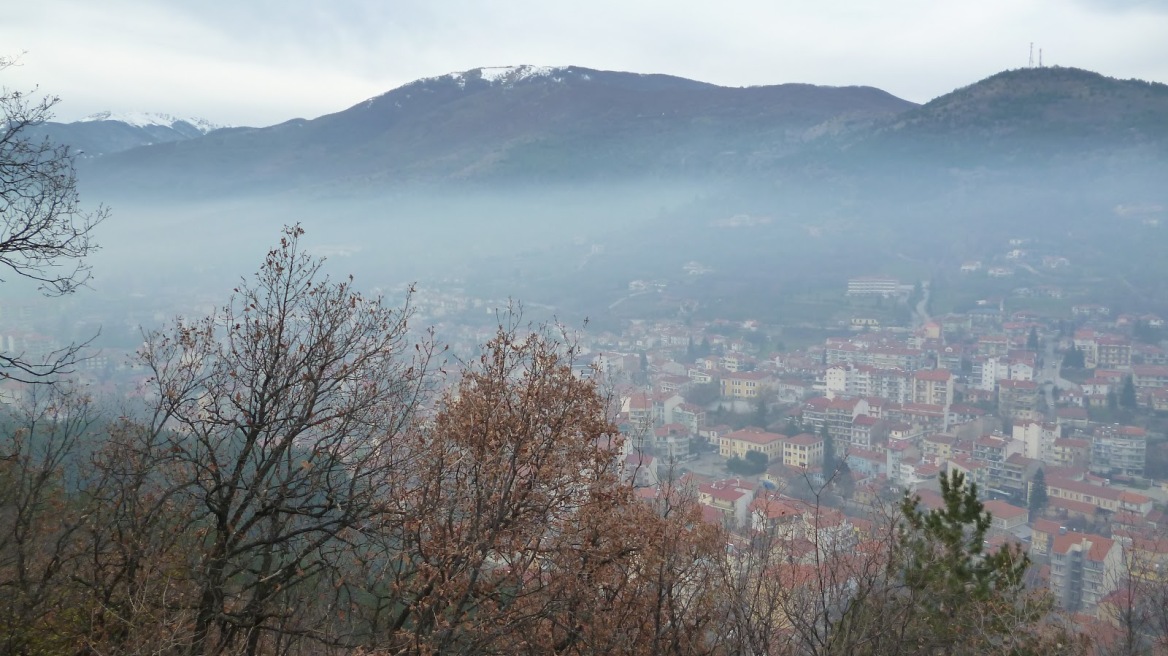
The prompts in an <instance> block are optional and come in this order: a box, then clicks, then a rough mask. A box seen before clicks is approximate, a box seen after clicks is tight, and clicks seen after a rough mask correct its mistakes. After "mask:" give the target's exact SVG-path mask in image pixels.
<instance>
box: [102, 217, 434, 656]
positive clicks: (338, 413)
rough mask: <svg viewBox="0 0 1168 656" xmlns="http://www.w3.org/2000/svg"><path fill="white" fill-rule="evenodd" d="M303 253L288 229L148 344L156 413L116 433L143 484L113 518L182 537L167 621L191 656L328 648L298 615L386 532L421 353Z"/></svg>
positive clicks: (404, 331)
mask: <svg viewBox="0 0 1168 656" xmlns="http://www.w3.org/2000/svg"><path fill="white" fill-rule="evenodd" d="M301 235H302V230H301V229H300V228H299V227H294V228H288V229H286V231H285V235H284V237H283V239H281V242H280V245H279V246H278V247H276V248H274V249H273V250H272V251H270V252H269V254H268V256H267V259H266V261H265V262H264V265H263V267H262V268H261V269H260V271H259V272H258V274H257V275H256V276H255V279H254V281H251V282H245V283H244V284H242V285H240V286H239V287H238V288H237V289H236V290H235V295H234V297H233V298H232V300H231V302H230V303H229V304H228V305H227V306H226V307H224V308H223V310H222V311H221V312H220V313H219V314H217V315H216V316H212V317H207V318H205V319H202V320H200V321H196V322H182V321H180V322H179V323H178V324H177V325H175V326H174V327H173V328H172V329H170V330H168V331H165V332H154V333H151V334H149V335H148V336H147V340H146V346H145V347H144V348H143V350H142V352H141V356H140V357H141V359H142V361H143V362H144V364H145V365H146V366H147V367H148V368H149V370H150V371H151V373H152V378H151V386H152V388H153V393H154V395H155V397H156V399H157V405H156V409H155V411H154V413H153V415H152V416H151V417H149V418H148V419H147V420H146V421H145V422H143V423H142V425H140V426H136V427H132V428H130V429H129V430H128V431H127V432H126V434H127V435H129V436H130V439H128V440H126V447H127V449H128V452H127V454H126V456H127V457H133V458H135V459H136V460H138V461H139V462H140V463H141V467H138V468H129V469H127V470H126V471H125V472H122V473H121V475H120V478H121V483H120V486H121V487H123V488H124V489H126V490H127V491H129V492H132V493H133V495H134V499H132V501H131V503H130V505H128V506H125V507H124V508H123V510H122V511H123V513H125V512H131V513H133V512H141V513H146V514H147V515H150V514H154V515H155V516H156V517H157V516H159V515H161V516H163V517H165V519H154V520H150V521H147V520H143V519H132V518H131V519H130V520H127V521H131V522H136V523H137V525H138V526H139V527H148V526H150V527H154V528H155V529H156V528H157V527H159V526H161V527H165V528H167V529H168V530H171V531H176V532H178V533H182V534H185V535H188V536H191V537H193V542H194V545H193V546H195V547H196V548H194V549H192V550H191V551H190V552H189V555H188V557H187V558H186V561H185V562H182V563H174V565H173V567H172V568H171V571H172V572H175V573H177V574H178V575H179V576H181V577H185V578H186V580H185V581H183V582H182V585H180V586H179V589H181V591H182V593H183V595H185V596H183V597H178V598H175V599H172V603H176V606H175V611H176V612H179V611H181V612H186V613H189V616H190V626H189V634H188V635H187V636H185V637H183V638H180V639H179V642H181V643H184V644H185V645H186V648H185V651H186V652H187V653H191V654H204V653H210V654H220V653H248V654H253V653H257V652H258V651H260V650H261V649H263V650H265V651H268V650H270V649H271V645H272V644H285V645H286V644H287V643H288V642H292V640H291V638H290V636H291V637H296V638H304V637H308V638H321V639H326V638H327V637H328V635H329V632H328V630H327V617H324V618H322V617H320V616H316V617H314V618H311V619H312V620H313V621H314V622H315V624H314V623H311V622H308V621H307V620H306V619H305V617H304V614H303V613H302V612H301V610H302V606H303V604H300V603H299V601H298V600H299V599H307V598H311V597H313V596H314V594H315V593H314V592H313V591H312V590H311V589H310V588H311V586H312V585H313V584H314V583H317V582H319V581H321V580H324V579H327V578H329V574H330V572H331V571H332V570H333V569H335V568H337V567H339V563H340V562H341V561H342V560H344V559H345V558H346V554H347V551H348V550H349V548H350V546H351V542H352V541H353V540H356V539H358V537H359V534H360V532H361V531H362V530H364V529H365V528H367V527H368V526H369V525H371V524H373V523H375V522H377V521H379V518H380V517H381V515H382V514H383V513H384V512H385V506H386V504H387V503H389V500H390V499H392V498H393V497H394V495H395V494H396V491H395V490H394V489H393V482H394V480H395V477H396V476H397V474H396V473H395V472H397V471H398V470H401V469H404V467H405V463H403V462H402V460H401V454H402V453H403V451H402V449H399V448H398V447H397V444H396V440H398V438H399V437H400V436H401V435H402V434H404V433H405V432H406V428H407V427H408V426H409V424H410V422H411V421H413V419H414V414H415V413H414V411H415V409H416V407H417V404H418V402H419V399H420V398H421V394H422V392H423V389H424V386H425V384H426V380H427V376H426V372H427V369H428V364H429V358H430V356H431V354H432V350H431V348H430V346H429V342H428V341H427V342H426V343H418V344H416V345H415V344H414V343H413V342H411V341H410V339H411V338H410V335H409V333H408V319H409V317H410V314H411V311H410V308H409V304H408V301H407V303H406V305H405V306H403V307H402V308H400V309H390V308H387V307H384V306H383V305H382V303H381V300H380V299H376V298H374V299H368V298H364V297H362V296H361V295H360V294H359V293H357V292H355V291H354V290H353V289H352V286H351V281H344V282H340V283H334V282H332V281H330V280H329V279H328V278H327V277H324V276H323V275H322V274H321V271H320V266H321V262H320V261H319V260H315V259H313V258H311V257H309V256H307V255H306V254H305V253H304V252H302V251H301V249H300V245H299V239H300V236H301ZM176 511H181V512H183V513H187V514H186V515H184V516H181V517H180V519H181V524H176V521H175V516H174V513H175V512H176ZM122 542H123V543H124V542H125V541H124V540H123V541H122ZM171 555H172V556H173V552H172V553H171ZM122 564H123V565H127V564H129V563H128V562H123V563H122ZM139 564H140V563H139ZM155 580H156V581H157V579H155ZM305 586H308V587H305ZM292 592H295V594H294V595H293V594H291V593H292ZM176 597H177V595H176ZM126 601H127V602H134V601H135V599H134V595H129V596H128V597H127V598H126ZM322 623H324V624H322Z"/></svg>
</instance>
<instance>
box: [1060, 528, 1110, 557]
mask: <svg viewBox="0 0 1168 656" xmlns="http://www.w3.org/2000/svg"><path fill="white" fill-rule="evenodd" d="M1114 545H1115V542H1113V541H1112V540H1110V539H1108V538H1105V537H1103V536H1101V535H1092V534H1090V533H1067V534H1065V535H1059V536H1057V537H1055V539H1054V544H1053V545H1051V548H1050V550H1051V552H1053V553H1056V554H1064V555H1065V554H1068V553H1070V552H1071V551H1082V552H1083V555H1084V556H1085V557H1086V558H1087V559H1088V560H1092V561H1095V562H1102V561H1103V559H1104V558H1106V557H1107V553H1108V552H1109V551H1111V548H1112V546H1114Z"/></svg>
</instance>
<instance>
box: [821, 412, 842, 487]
mask: <svg viewBox="0 0 1168 656" xmlns="http://www.w3.org/2000/svg"><path fill="white" fill-rule="evenodd" d="M820 435H821V436H822V437H823V476H824V478H827V479H830V478H831V476H832V474H834V473H835V469H836V466H837V464H838V463H836V461H835V438H834V437H832V436H831V431H829V430H827V422H824V424H823V430H821V431H820Z"/></svg>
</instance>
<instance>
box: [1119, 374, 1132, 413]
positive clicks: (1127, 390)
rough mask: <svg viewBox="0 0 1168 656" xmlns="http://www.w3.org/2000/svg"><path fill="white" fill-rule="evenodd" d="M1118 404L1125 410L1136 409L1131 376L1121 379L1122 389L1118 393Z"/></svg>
mask: <svg viewBox="0 0 1168 656" xmlns="http://www.w3.org/2000/svg"><path fill="white" fill-rule="evenodd" d="M1119 405H1120V406H1121V407H1123V408H1125V409H1127V410H1135V409H1136V385H1135V381H1133V380H1132V377H1131V376H1128V377H1127V378H1124V379H1123V389H1122V390H1121V391H1120V393H1119Z"/></svg>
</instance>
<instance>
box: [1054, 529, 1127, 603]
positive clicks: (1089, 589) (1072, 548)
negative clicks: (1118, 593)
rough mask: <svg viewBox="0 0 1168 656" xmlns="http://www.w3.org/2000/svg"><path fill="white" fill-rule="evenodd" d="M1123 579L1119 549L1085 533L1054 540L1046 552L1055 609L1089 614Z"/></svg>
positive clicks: (1112, 542) (1069, 534)
mask: <svg viewBox="0 0 1168 656" xmlns="http://www.w3.org/2000/svg"><path fill="white" fill-rule="evenodd" d="M1122 576H1123V548H1122V547H1121V546H1120V544H1119V543H1118V542H1115V541H1114V540H1111V539H1108V538H1105V537H1103V536H1100V535H1092V534H1089V533H1065V534H1062V535H1059V536H1057V537H1055V539H1054V543H1053V544H1052V545H1051V549H1050V591H1051V593H1052V594H1053V595H1054V598H1055V600H1056V601H1057V602H1058V605H1059V607H1061V608H1063V609H1064V610H1068V611H1071V612H1082V613H1088V614H1093V613H1094V612H1095V609H1096V607H1097V606H1098V605H1099V601H1100V600H1101V599H1103V598H1104V597H1106V596H1107V595H1108V594H1109V593H1110V592H1112V591H1114V590H1116V589H1117V588H1118V587H1119V584H1120V583H1121V579H1122Z"/></svg>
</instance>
